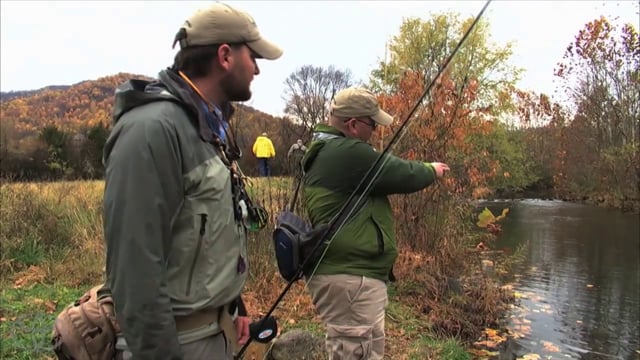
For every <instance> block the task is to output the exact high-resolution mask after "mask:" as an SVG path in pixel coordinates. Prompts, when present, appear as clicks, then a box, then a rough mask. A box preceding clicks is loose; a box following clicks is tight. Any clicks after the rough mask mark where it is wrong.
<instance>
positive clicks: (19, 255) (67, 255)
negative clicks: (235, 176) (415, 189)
mask: <svg viewBox="0 0 640 360" xmlns="http://www.w3.org/2000/svg"><path fill="white" fill-rule="evenodd" d="M251 184H252V186H251V190H250V191H251V193H252V196H253V199H254V201H255V202H256V203H258V204H261V205H263V206H265V207H266V208H267V209H268V210H269V213H270V214H271V215H275V214H276V213H277V212H278V211H280V210H282V209H283V208H284V207H285V206H286V204H287V201H289V197H290V196H291V194H292V191H293V187H294V183H293V182H292V181H291V179H287V178H269V179H265V178H254V179H251ZM103 189H104V183H103V182H102V181H91V182H57V183H28V184H17V183H16V184H6V183H5V184H1V185H0V203H1V204H2V207H1V209H0V243H1V247H2V248H1V249H0V250H1V251H0V281H1V282H2V283H3V284H6V283H9V282H15V281H17V280H19V279H20V278H24V276H25V275H26V274H28V273H29V272H30V271H31V272H33V268H31V270H30V267H31V266H36V267H37V269H38V271H39V272H41V273H42V274H43V275H41V278H40V280H39V281H41V282H45V283H56V284H61V285H64V286H70V287H88V286H91V285H94V284H96V283H99V282H101V281H102V269H103V266H104V246H103V239H102V215H101V214H102V210H101V206H102V203H101V201H102V194H103ZM392 202H393V205H394V208H395V210H396V214H397V234H398V242H399V244H400V250H401V251H400V256H399V258H398V261H397V264H396V266H395V268H394V272H395V274H396V276H397V277H398V279H399V281H398V282H396V283H395V284H394V285H392V286H391V287H390V300H391V305H390V308H389V311H388V318H387V333H388V334H389V337H388V343H387V347H388V353H389V355H390V356H392V358H394V359H404V358H408V356H409V355H408V354H410V353H411V352H412V351H413V350H411V349H412V348H415V346H414V345H415V343H416V342H418V341H419V340H420V339H422V338H424V336H425V335H429V336H435V335H442V336H443V337H459V338H460V339H462V340H468V341H472V340H474V339H475V337H477V336H478V334H479V333H480V331H481V330H482V328H483V327H486V326H492V325H495V323H496V321H497V319H498V318H499V316H500V315H501V314H502V311H503V310H504V309H503V307H502V306H501V304H505V301H506V300H508V297H507V296H506V294H503V293H502V292H500V291H499V290H498V287H497V286H496V283H495V282H494V281H493V280H492V279H490V278H488V277H486V276H483V275H481V274H480V275H474V274H479V272H478V270H479V262H480V260H479V257H478V256H477V254H476V253H475V252H474V251H473V250H471V249H473V246H471V244H470V242H471V241H470V237H469V228H468V226H466V225H465V222H466V223H469V224H472V221H470V220H471V219H469V218H468V215H469V213H470V212H469V211H468V210H469V209H468V207H466V206H464V205H462V204H463V202H460V203H459V204H458V205H456V204H455V202H454V201H453V200H451V199H445V198H444V197H439V198H438V197H434V194H433V193H429V192H423V193H419V194H414V195H410V196H400V197H396V198H394V199H393V201H392ZM427 214H429V216H427ZM466 217H467V218H466ZM272 230H273V223H272V222H270V224H269V225H267V227H266V228H265V229H263V230H262V231H260V232H256V233H251V235H250V238H249V251H250V259H249V262H250V266H251V274H250V278H249V281H248V284H247V287H246V291H245V293H244V299H245V301H246V303H247V306H248V310H249V311H250V313H251V314H252V315H253V316H255V317H257V316H258V315H261V314H264V313H265V312H266V311H267V310H268V309H269V307H270V306H271V305H272V304H273V301H275V299H276V298H277V297H278V295H279V294H280V292H281V291H282V290H283V288H284V287H285V285H286V283H285V282H284V281H283V280H282V279H281V278H280V276H279V274H278V271H277V266H276V263H275V258H274V256H273V246H272V240H271V232H272ZM274 315H275V316H276V317H277V318H278V319H279V323H280V326H281V328H283V329H284V330H286V329H289V328H296V327H304V328H306V329H310V330H314V331H315V332H317V333H322V332H323V329H322V327H321V325H320V322H319V321H318V318H317V317H316V315H315V312H314V309H313V304H312V303H311V299H310V297H309V296H308V293H307V291H306V289H305V287H304V282H302V281H301V282H298V283H296V284H295V285H294V286H293V287H292V288H291V290H290V292H289V293H288V294H287V295H286V296H285V297H284V300H283V301H282V303H281V304H280V305H279V307H278V308H277V310H276V312H275V313H274ZM412 344H414V345H412ZM421 351H423V350H421Z"/></svg>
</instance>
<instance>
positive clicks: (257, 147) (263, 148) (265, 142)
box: [253, 135, 276, 158]
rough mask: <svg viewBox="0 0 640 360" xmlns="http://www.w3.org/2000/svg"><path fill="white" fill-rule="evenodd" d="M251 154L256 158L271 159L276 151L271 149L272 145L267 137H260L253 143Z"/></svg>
mask: <svg viewBox="0 0 640 360" xmlns="http://www.w3.org/2000/svg"><path fill="white" fill-rule="evenodd" d="M253 154H254V155H255V156H256V157H257V158H272V157H274V156H276V149H274V148H273V143H272V142H271V140H270V139H269V138H268V137H266V136H264V135H260V136H258V138H257V139H256V142H255V143H253Z"/></svg>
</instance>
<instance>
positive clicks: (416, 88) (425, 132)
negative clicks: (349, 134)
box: [370, 13, 527, 252]
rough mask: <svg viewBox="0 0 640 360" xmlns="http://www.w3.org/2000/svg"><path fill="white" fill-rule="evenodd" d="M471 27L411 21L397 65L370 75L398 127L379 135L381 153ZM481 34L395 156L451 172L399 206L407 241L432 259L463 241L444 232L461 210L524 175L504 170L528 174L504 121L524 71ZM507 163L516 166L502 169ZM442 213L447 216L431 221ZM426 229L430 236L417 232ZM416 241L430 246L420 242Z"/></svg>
mask: <svg viewBox="0 0 640 360" xmlns="http://www.w3.org/2000/svg"><path fill="white" fill-rule="evenodd" d="M472 21H473V18H467V19H462V18H461V17H460V16H459V15H456V14H452V13H448V14H440V15H434V16H432V17H431V18H429V19H427V20H423V19H419V18H409V19H406V20H404V22H403V24H402V25H401V27H400V31H399V34H398V35H396V36H394V37H393V38H392V39H391V40H390V43H389V49H390V52H391V56H390V59H389V60H388V61H387V62H380V64H379V67H378V68H377V69H375V70H373V71H372V73H371V79H370V87H371V88H372V89H373V90H374V91H377V92H379V93H381V94H382V95H381V96H380V101H381V102H382V104H383V107H384V108H386V109H387V110H388V111H389V112H390V113H391V114H393V115H394V116H395V117H396V119H397V121H396V122H394V123H393V124H392V125H391V126H390V129H388V130H387V129H385V130H383V132H379V133H378V134H376V135H377V138H375V139H374V142H375V144H376V146H379V147H380V148H381V147H382V146H383V144H384V142H385V140H387V141H388V139H389V137H390V135H391V133H392V132H395V131H396V130H397V129H398V127H399V125H400V122H401V121H404V120H405V119H406V117H407V115H408V113H409V110H410V109H411V108H412V107H413V106H414V105H415V104H416V102H417V100H418V99H419V97H420V96H421V95H422V93H423V92H424V90H425V89H426V86H427V85H428V83H429V81H431V80H432V79H433V78H434V77H435V75H436V74H437V72H438V71H439V70H440V69H441V68H442V66H443V65H444V62H445V59H446V58H447V57H448V56H449V55H450V54H451V52H452V51H453V49H454V48H455V46H456V44H457V43H458V42H459V41H460V38H462V35H463V33H464V32H465V31H466V30H467V29H468V28H469V26H470V25H471V23H472ZM476 26H477V27H476V28H475V29H474V30H473V32H472V33H471V34H470V36H469V37H468V38H467V41H466V42H465V44H464V45H463V46H462V47H461V48H460V51H459V52H458V53H457V54H456V55H455V57H454V58H453V60H452V62H451V63H450V64H449V67H448V68H447V70H446V71H445V72H444V73H443V75H442V76H441V78H440V79H439V80H438V81H437V83H436V84H435V86H434V87H433V88H432V90H431V93H430V94H428V96H427V98H426V101H425V102H423V103H422V104H420V106H419V107H418V108H417V111H416V113H415V115H414V117H413V119H412V122H411V123H410V125H409V129H408V131H407V132H406V133H405V135H404V137H403V138H402V141H401V142H399V143H398V144H397V145H396V147H395V148H394V152H395V153H396V154H398V155H400V156H401V157H404V158H410V159H419V160H424V161H444V162H447V163H448V164H449V165H450V166H451V168H452V171H451V173H450V174H449V175H448V176H447V177H446V178H445V179H443V181H439V182H438V186H435V187H434V188H433V190H430V191H427V192H425V193H419V194H416V195H414V196H411V197H401V198H398V199H396V200H395V206H396V209H398V210H399V213H401V214H403V216H408V217H409V218H410V219H414V220H412V222H414V225H415V227H412V228H410V229H411V230H410V231H411V233H406V234H401V236H406V237H407V238H410V239H412V241H411V243H412V244H414V246H418V247H419V248H421V249H423V250H427V251H430V252H431V251H436V249H437V248H438V247H437V244H438V242H439V241H440V240H441V239H442V238H443V237H447V236H453V237H455V236H456V235H454V234H448V235H447V234H444V233H443V232H441V231H440V230H444V229H447V228H450V227H446V226H445V224H446V222H448V221H453V220H451V219H450V218H449V216H450V215H451V214H452V211H451V209H454V208H456V207H457V205H456V203H460V204H462V203H464V202H465V201H466V200H467V199H469V198H472V197H474V198H482V197H484V196H487V195H488V194H489V191H490V189H489V188H488V186H489V185H490V181H491V180H492V179H494V178H496V177H498V176H502V177H503V178H506V179H513V175H512V174H521V173H524V172H525V171H520V172H518V171H514V170H513V169H505V168H503V167H502V166H522V165H521V162H519V161H518V160H519V159H522V158H524V154H523V148H522V146H521V144H519V143H517V142H508V141H507V136H508V134H507V132H506V131H505V129H501V126H502V124H501V123H500V121H499V120H500V118H501V117H503V116H505V115H506V114H507V113H508V112H509V111H511V107H512V104H511V97H510V96H509V91H510V90H511V89H512V88H513V86H514V83H515V82H516V80H517V79H518V75H519V72H520V70H519V69H516V68H514V67H512V66H510V65H509V64H508V60H509V57H510V56H511V45H510V44H506V45H504V46H498V45H495V44H492V43H491V42H490V39H489V29H488V24H487V23H486V22H484V21H480V22H479V23H478V24H477V25H476ZM504 159H508V160H509V161H504V162H501V161H502V160H504ZM520 180H521V181H520ZM520 180H519V181H520V183H524V182H526V181H527V180H526V179H520ZM512 183H515V181H512ZM436 213H437V214H442V216H436V217H427V216H425V215H426V214H436ZM447 214H448V215H447ZM425 221H426V222H428V223H426V224H425V223H424V222H425ZM421 226H424V227H425V228H424V231H420V230H416V228H419V227H421ZM427 229H428V231H427ZM398 230H399V231H403V230H402V229H398ZM416 233H419V234H422V235H421V237H425V238H424V239H415V234H416Z"/></svg>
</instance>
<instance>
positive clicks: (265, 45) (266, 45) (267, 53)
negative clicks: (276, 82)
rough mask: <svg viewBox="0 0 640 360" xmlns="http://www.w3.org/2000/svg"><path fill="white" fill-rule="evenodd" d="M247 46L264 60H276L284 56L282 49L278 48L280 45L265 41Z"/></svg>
mask: <svg viewBox="0 0 640 360" xmlns="http://www.w3.org/2000/svg"><path fill="white" fill-rule="evenodd" d="M247 46H248V47H249V48H251V50H253V51H255V53H256V54H258V56H260V58H262V59H267V60H276V59H277V58H279V57H280V56H282V49H281V48H280V47H278V45H276V44H274V43H272V42H270V41H268V40H265V39H260V40H256V41H251V42H248V43H247Z"/></svg>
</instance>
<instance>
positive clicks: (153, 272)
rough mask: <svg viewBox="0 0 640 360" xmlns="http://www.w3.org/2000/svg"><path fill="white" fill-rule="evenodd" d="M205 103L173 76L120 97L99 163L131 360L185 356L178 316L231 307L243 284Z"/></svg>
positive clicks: (240, 236) (114, 285)
mask: <svg viewBox="0 0 640 360" xmlns="http://www.w3.org/2000/svg"><path fill="white" fill-rule="evenodd" d="M200 104H201V102H200V100H199V99H198V98H197V95H196V94H195V93H194V92H193V91H192V90H191V89H190V88H189V87H188V85H186V84H185V83H184V81H183V80H182V79H181V78H180V77H179V75H178V74H176V73H175V72H173V71H172V70H170V69H168V70H165V71H162V72H161V73H160V74H159V81H156V82H146V81H142V80H131V81H129V82H126V83H125V84H123V85H121V86H120V87H119V88H118V89H117V91H116V94H115V105H114V121H115V124H114V127H113V130H112V131H111V133H110V135H109V138H108V140H107V143H106V144H105V148H104V157H103V161H104V164H105V166H106V184H105V192H104V236H105V242H106V248H107V260H106V265H107V267H106V270H107V284H108V285H109V287H110V288H111V291H112V293H113V298H114V302H115V306H116V313H117V319H118V321H119V323H120V325H121V327H122V330H123V333H124V338H125V339H126V343H127V345H128V348H129V350H130V351H131V352H132V354H133V358H134V359H181V358H182V354H181V351H180V346H179V334H178V333H177V332H176V328H175V320H174V316H175V315H188V314H190V313H192V312H194V311H196V310H200V309H203V308H207V307H219V306H222V305H225V304H229V303H232V302H233V301H234V299H236V298H237V297H239V295H240V291H241V290H242V288H243V286H244V284H245V281H246V276H247V272H248V263H247V261H248V260H247V256H246V231H245V228H244V226H243V225H242V223H241V222H237V221H236V219H235V216H234V204H233V195H232V185H231V174H230V171H229V169H228V168H227V166H225V164H224V163H223V161H222V160H221V158H220V156H219V154H220V153H219V147H217V146H214V145H213V143H212V142H213V139H214V135H213V133H212V131H211V129H210V128H209V126H208V125H207V123H206V119H205V116H204V109H203V108H202V107H201V106H200ZM227 110H228V111H227V112H228V114H227V115H229V116H231V114H232V112H233V108H232V107H231V106H230V105H229V106H228V107H227ZM227 118H228V117H227ZM208 335H211V333H209V334H206V333H203V334H199V336H200V337H201V338H202V337H205V336H208ZM191 340H195V339H193V337H192V338H191Z"/></svg>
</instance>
